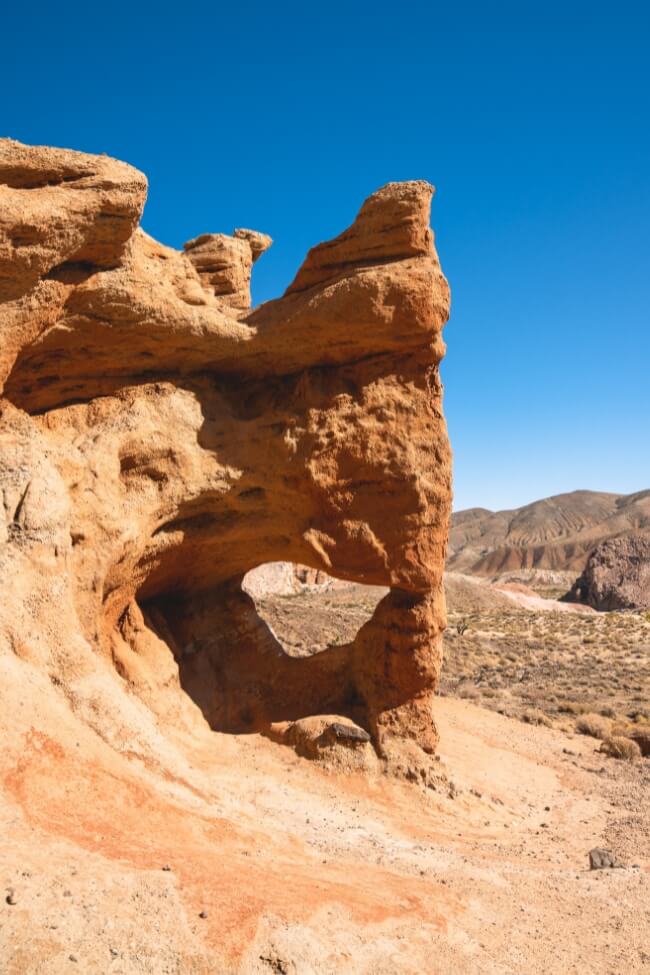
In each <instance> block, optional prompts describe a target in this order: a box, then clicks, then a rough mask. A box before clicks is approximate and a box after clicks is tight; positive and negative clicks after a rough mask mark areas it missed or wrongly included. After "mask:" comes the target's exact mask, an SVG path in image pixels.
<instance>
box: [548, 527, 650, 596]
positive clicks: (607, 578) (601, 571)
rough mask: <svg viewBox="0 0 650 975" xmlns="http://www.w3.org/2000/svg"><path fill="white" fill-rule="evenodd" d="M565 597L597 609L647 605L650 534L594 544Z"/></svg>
mask: <svg viewBox="0 0 650 975" xmlns="http://www.w3.org/2000/svg"><path fill="white" fill-rule="evenodd" d="M564 598H565V599H566V600H567V602H576V603H586V604H587V605H588V606H593V608H594V609H599V610H617V609H650V535H627V536H625V537H623V538H612V539H609V540H608V541H606V542H602V543H601V544H600V545H597V546H596V548H595V549H594V550H593V552H592V553H591V555H590V556H589V559H588V561H587V565H586V567H585V570H584V572H583V573H582V575H581V576H580V577H579V578H578V579H576V581H575V583H574V585H573V587H572V588H571V590H570V592H568V593H567V595H566V596H565V597H564Z"/></svg>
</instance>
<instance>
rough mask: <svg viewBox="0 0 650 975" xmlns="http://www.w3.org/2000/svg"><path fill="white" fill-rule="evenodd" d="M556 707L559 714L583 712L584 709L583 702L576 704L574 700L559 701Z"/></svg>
mask: <svg viewBox="0 0 650 975" xmlns="http://www.w3.org/2000/svg"><path fill="white" fill-rule="evenodd" d="M557 709H558V711H559V712H560V714H583V713H584V712H585V710H586V708H585V705H584V704H577V703H576V702H575V701H560V703H559V704H558V706H557Z"/></svg>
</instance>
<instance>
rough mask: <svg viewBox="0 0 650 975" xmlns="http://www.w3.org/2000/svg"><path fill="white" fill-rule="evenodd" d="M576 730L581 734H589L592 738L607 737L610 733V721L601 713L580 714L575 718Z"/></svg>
mask: <svg viewBox="0 0 650 975" xmlns="http://www.w3.org/2000/svg"><path fill="white" fill-rule="evenodd" d="M576 731H579V732H580V734H581V735H591V737H592V738H601V739H605V738H609V737H610V735H611V733H612V722H611V721H610V719H609V718H604V717H603V716H602V714H581V715H580V717H579V718H578V719H577V720H576Z"/></svg>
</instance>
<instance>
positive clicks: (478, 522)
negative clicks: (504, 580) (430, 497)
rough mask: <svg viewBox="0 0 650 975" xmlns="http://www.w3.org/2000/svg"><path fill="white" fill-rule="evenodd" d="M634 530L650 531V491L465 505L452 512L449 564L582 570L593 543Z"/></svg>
mask: <svg viewBox="0 0 650 975" xmlns="http://www.w3.org/2000/svg"><path fill="white" fill-rule="evenodd" d="M632 532H637V533H638V532H641V533H646V532H647V533H650V490H647V491H638V492H637V493H635V494H627V495H624V494H606V493H604V492H598V491H572V492H571V493H569V494H557V495H555V496H554V497H552V498H544V499H542V500H541V501H534V502H533V503H532V504H527V505H525V506H524V507H523V508H515V509H513V510H510V511H488V510H487V509H486V508H468V509H467V510H465V511H458V512H456V513H455V514H454V515H453V516H452V527H451V534H450V539H449V555H448V559H447V566H448V568H449V569H452V570H454V571H455V572H470V573H476V574H478V575H485V576H495V575H499V574H502V573H508V572H516V571H518V570H525V571H530V570H554V571H570V572H574V573H580V572H581V571H582V570H583V569H584V567H585V564H586V561H587V557H588V555H589V553H590V552H591V551H592V550H593V549H594V548H595V547H596V545H598V544H599V543H600V542H602V541H605V540H606V539H609V538H619V537H621V536H626V535H628V534H630V533H632Z"/></svg>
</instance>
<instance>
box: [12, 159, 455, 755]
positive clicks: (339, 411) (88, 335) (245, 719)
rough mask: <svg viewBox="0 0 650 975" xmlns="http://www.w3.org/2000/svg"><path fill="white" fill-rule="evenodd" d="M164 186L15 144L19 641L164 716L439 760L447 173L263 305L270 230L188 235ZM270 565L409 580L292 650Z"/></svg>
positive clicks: (44, 663) (408, 189) (400, 188)
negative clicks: (172, 241)
mask: <svg viewBox="0 0 650 975" xmlns="http://www.w3.org/2000/svg"><path fill="white" fill-rule="evenodd" d="M146 191H147V183H146V179H145V177H144V176H143V175H142V174H141V173H139V172H138V171H137V170H135V169H133V168H132V167H130V166H128V165H126V164H125V163H122V162H117V161H115V160H112V159H110V158H108V157H106V156H90V155H85V154H82V153H78V152H72V151H67V150H61V149H50V148H43V147H29V146H24V145H21V144H19V143H16V142H13V141H8V140H4V141H2V142H0V302H1V304H0V382H1V384H2V391H3V398H2V400H1V401H0V402H1V414H0V485H1V488H2V499H3V512H4V519H0V567H1V570H2V579H3V586H2V593H1V595H0V641H1V643H2V647H3V649H4V650H5V652H7V653H11V654H17V655H19V656H21V657H22V658H23V659H24V660H25V661H27V662H28V663H29V664H30V666H33V667H35V668H40V669H41V670H43V671H46V672H47V673H48V674H49V675H50V677H51V679H52V681H53V683H54V686H56V687H62V688H64V689H68V690H70V688H73V687H76V688H77V691H75V693H80V692H79V691H78V687H79V682H80V681H81V682H83V681H84V680H86V679H89V680H92V679H94V676H96V675H97V674H98V673H99V672H100V671H101V673H102V680H105V679H107V674H108V676H109V677H110V678H111V679H112V680H113V681H114V682H115V685H116V687H117V688H119V689H124V687H125V685H126V688H127V689H128V693H129V695H130V696H131V697H132V696H133V695H135V696H136V697H138V698H139V699H140V701H141V702H144V704H145V705H146V707H147V708H149V709H151V710H152V711H154V712H155V713H156V714H157V715H158V716H159V717H160V719H161V721H162V720H163V718H164V719H165V720H173V721H174V722H175V723H176V724H179V723H181V724H182V723H184V724H186V725H187V726H188V727H191V726H192V723H193V722H195V721H197V720H199V721H203V720H207V721H208V722H209V724H210V725H211V726H212V727H213V728H214V729H216V730H221V731H231V732H239V731H246V730H255V729H263V728H265V727H267V726H268V725H270V724H272V723H273V722H278V721H288V720H292V721H293V720H297V719H302V718H306V717H309V716H314V715H319V714H329V715H331V714H335V715H341V716H343V717H345V718H348V719H351V720H352V721H354V722H355V723H356V724H357V725H358V726H360V727H361V728H362V729H365V730H366V731H367V732H368V733H369V734H370V736H371V740H372V744H373V746H374V748H375V750H376V751H377V752H378V754H379V756H380V757H382V758H384V759H387V760H390V758H391V756H392V755H393V754H394V751H395V749H396V748H398V746H399V744H400V743H401V742H403V741H405V740H406V739H409V740H410V742H411V746H417V747H419V749H420V750H421V751H422V752H423V753H425V752H431V751H432V750H433V749H434V748H435V745H436V740H437V737H436V730H435V724H434V718H433V714H432V700H433V694H434V691H435V688H436V684H437V680H438V673H439V667H440V659H441V645H440V638H441V631H442V629H443V626H444V602H443V594H442V572H443V564H444V558H445V548H446V539H447V524H448V518H449V509H450V451H449V444H448V439H447V431H446V427H445V422H444V418H443V414H442V405H441V384H440V379H439V374H438V366H439V363H440V360H441V358H442V356H443V353H444V344H443V342H442V338H441V332H442V328H443V326H444V324H445V322H446V320H447V317H448V312H449V289H448V286H447V282H446V280H445V278H444V276H443V274H442V271H441V269H440V264H439V261H438V258H437V255H436V251H435V248H434V243H433V234H432V232H431V229H430V227H429V210H430V202H431V197H432V193H433V190H432V187H431V186H430V185H429V184H427V183H425V182H417V181H416V182H408V183H391V184H389V185H387V186H385V187H383V188H382V189H380V190H378V191H377V192H376V193H374V194H373V195H372V196H370V197H369V198H368V200H366V202H365V203H364V205H363V206H362V208H361V210H360V212H359V214H358V216H357V218H356V220H355V221H354V223H353V224H352V226H351V227H350V228H349V229H348V230H346V231H344V232H343V233H342V234H341V235H340V236H339V237H337V238H336V239H335V240H332V241H328V242H327V243H324V244H320V245H318V246H317V247H314V248H313V249H312V250H311V251H310V252H309V254H308V256H307V258H306V260H305V263H304V264H303V266H302V267H301V268H300V270H299V271H298V273H297V275H296V277H295V280H294V281H293V283H292V284H291V285H290V286H289V288H288V289H287V291H286V292H285V294H284V295H283V296H282V297H281V298H278V299H276V300H274V301H270V302H267V303H265V304H264V305H262V306H261V307H259V308H257V309H254V310H250V292H249V282H250V272H251V267H252V264H253V262H254V261H255V260H256V259H257V258H258V257H259V256H260V254H262V252H263V251H264V250H266V248H267V247H268V246H270V238H268V237H266V236H265V235H264V234H259V233H256V232H253V231H236V232H235V235H234V236H233V237H228V236H226V235H224V234H213V233H208V234H203V235H201V236H199V237H197V238H196V239H195V240H194V241H192V242H190V243H189V244H188V245H186V249H185V251H184V252H179V251H176V250H173V249H171V248H169V247H165V246H163V245H162V244H159V243H157V242H156V241H154V240H152V239H151V238H150V237H149V236H148V235H147V234H145V233H144V232H143V231H142V230H141V229H140V228H139V220H140V216H141V213H142V209H143V206H144V202H145V198H146ZM269 562H293V563H297V564H300V565H303V566H307V567H309V568H311V569H313V570H316V571H319V572H325V573H328V574H329V575H331V576H334V577H336V578H338V579H344V580H352V581H357V582H361V583H367V584H373V585H380V586H387V587H388V588H389V592H388V594H387V595H386V596H385V598H383V599H382V600H381V602H380V603H379V605H378V606H377V609H376V611H375V613H374V616H373V617H372V619H371V620H369V621H368V622H367V623H366V624H365V625H364V626H363V627H362V628H361V629H360V631H359V633H358V634H357V636H356V638H355V639H354V640H353V642H351V643H349V644H346V645H345V646H333V647H331V648H330V649H328V650H325V651H323V652H321V653H319V654H317V655H315V656H313V657H311V658H308V659H293V658H291V657H289V656H287V654H285V653H284V652H283V650H282V648H281V647H280V646H279V644H278V643H277V641H276V640H275V638H274V636H273V634H272V632H271V631H270V630H269V629H268V627H267V626H266V625H265V624H264V622H263V621H262V620H261V619H260V618H259V616H258V615H257V612H256V610H255V605H254V602H253V600H252V599H251V597H250V596H249V595H248V594H247V593H246V592H245V590H244V589H242V585H241V582H242V579H243V577H244V575H245V574H246V573H247V572H248V571H249V570H251V569H253V568H255V567H256V566H259V565H262V564H264V563H269ZM70 694H72V691H70ZM116 700H117V698H116ZM196 705H198V709H197V707H196ZM199 709H200V710H199ZM115 710H116V712H117V711H119V705H118V704H116V705H115ZM111 712H112V709H111V708H108V709H107V710H106V713H105V714H104V715H103V717H102V719H101V720H102V721H104V722H110V721H111V720H113V719H114V717H115V716H114V714H112V713H111ZM115 720H116V719H115ZM161 726H162V727H164V722H163V725H161ZM411 746H410V747H411Z"/></svg>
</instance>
